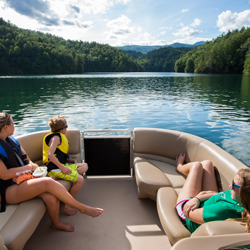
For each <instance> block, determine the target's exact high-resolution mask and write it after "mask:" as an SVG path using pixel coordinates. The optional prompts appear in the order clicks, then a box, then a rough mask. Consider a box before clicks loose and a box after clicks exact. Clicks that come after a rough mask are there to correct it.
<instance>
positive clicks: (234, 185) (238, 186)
mask: <svg viewBox="0 0 250 250" xmlns="http://www.w3.org/2000/svg"><path fill="white" fill-rule="evenodd" d="M234 187H237V188H241V186H240V185H237V184H235V183H234V180H233V181H232V189H234Z"/></svg>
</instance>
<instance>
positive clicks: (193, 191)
mask: <svg viewBox="0 0 250 250" xmlns="http://www.w3.org/2000/svg"><path fill="white" fill-rule="evenodd" d="M184 159H185V157H182V156H181V157H179V158H178V160H177V166H179V168H182V165H183V163H184ZM185 165H187V164H185ZM188 165H189V174H188V176H187V179H186V181H185V184H184V186H183V188H182V190H181V192H180V194H179V196H178V199H177V203H179V202H180V201H182V200H184V199H187V198H192V197H194V196H196V195H197V194H198V193H199V192H200V191H201V189H202V177H203V168H202V165H201V163H200V162H193V163H189V164H188ZM185 167H186V166H184V168H185Z"/></svg>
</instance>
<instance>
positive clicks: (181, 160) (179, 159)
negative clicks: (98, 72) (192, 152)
mask: <svg viewBox="0 0 250 250" xmlns="http://www.w3.org/2000/svg"><path fill="white" fill-rule="evenodd" d="M185 158H186V154H185V153H180V154H179V155H177V156H176V165H177V168H178V166H179V165H183V163H184V161H185Z"/></svg>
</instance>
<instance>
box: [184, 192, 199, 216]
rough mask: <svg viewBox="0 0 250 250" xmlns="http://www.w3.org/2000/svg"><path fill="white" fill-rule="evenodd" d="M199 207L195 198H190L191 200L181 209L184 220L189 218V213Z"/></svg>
mask: <svg viewBox="0 0 250 250" xmlns="http://www.w3.org/2000/svg"><path fill="white" fill-rule="evenodd" d="M199 205H200V200H199V199H198V198H196V197H194V198H192V199H191V200H189V201H187V202H186V203H185V205H184V207H183V213H184V216H185V217H186V218H188V216H189V212H190V211H191V210H192V211H193V210H194V209H196V208H198V207H199Z"/></svg>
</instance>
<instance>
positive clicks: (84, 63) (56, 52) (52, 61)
mask: <svg viewBox="0 0 250 250" xmlns="http://www.w3.org/2000/svg"><path fill="white" fill-rule="evenodd" d="M138 71H144V69H143V67H142V66H141V65H140V64H138V63H137V62H135V61H134V60H133V59H132V58H130V57H129V56H128V55H126V54H125V52H124V51H123V50H121V49H116V48H113V47H111V46H109V45H102V44H98V43H96V42H91V43H88V42H82V41H80V42H79V41H73V40H65V39H63V38H60V37H57V36H53V35H51V34H44V33H42V32H35V31H30V30H24V29H20V28H18V27H16V26H15V25H13V24H11V23H9V22H5V21H4V20H3V18H0V74H1V75H27V74H75V73H79V74H81V73H84V72H138Z"/></svg>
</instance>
